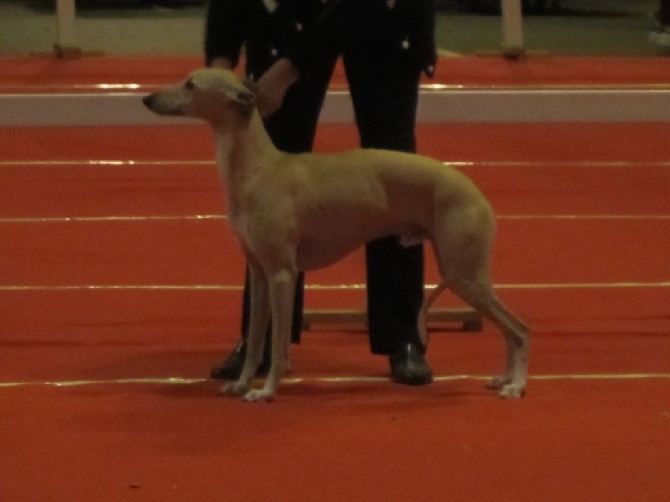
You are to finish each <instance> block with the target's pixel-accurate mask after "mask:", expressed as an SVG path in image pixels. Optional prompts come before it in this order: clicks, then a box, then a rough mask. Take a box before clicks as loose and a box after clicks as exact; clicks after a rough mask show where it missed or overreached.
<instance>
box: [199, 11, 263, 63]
mask: <svg viewBox="0 0 670 502" xmlns="http://www.w3.org/2000/svg"><path fill="white" fill-rule="evenodd" d="M251 4H252V2H250V1H249V0H210V1H209V3H208V6H207V17H206V20H205V64H206V65H207V66H210V64H211V62H212V60H213V59H215V58H217V57H225V58H227V59H229V60H230V61H231V62H232V64H233V66H237V63H238V62H239V59H240V52H241V50H242V45H243V44H244V42H245V38H246V36H247V31H248V26H247V25H248V22H249V21H250V20H251V16H252V12H251Z"/></svg>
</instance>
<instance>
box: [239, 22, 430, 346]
mask: <svg viewBox="0 0 670 502" xmlns="http://www.w3.org/2000/svg"><path fill="white" fill-rule="evenodd" d="M382 35H383V33H382V34H381V35H380V36H374V35H373V36H369V37H366V39H365V43H362V44H359V45H357V46H356V47H354V48H352V49H350V50H348V51H347V52H346V53H345V54H344V65H345V70H346V74H347V80H348V82H349V87H350V91H351V96H352V101H353V104H354V110H355V113H356V124H357V126H358V130H359V134H360V139H361V146H362V147H363V148H384V149H390V150H400V151H407V152H414V151H415V150H416V139H415V132H414V128H415V122H416V108H417V100H418V90H419V89H418V84H419V77H420V73H421V69H420V67H419V66H418V64H417V62H416V58H415V57H413V56H412V54H411V52H410V51H407V50H406V49H405V48H403V47H402V45H401V44H400V43H397V44H391V43H389V41H388V38H385V37H384V36H382ZM331 73H332V65H325V66H324V67H322V68H319V69H318V71H315V72H309V73H307V74H305V75H303V76H302V78H301V80H300V81H299V82H298V83H297V84H296V85H295V86H293V87H292V88H291V89H290V90H289V92H288V93H287V95H286V98H285V100H284V103H283V105H282V108H281V110H280V111H279V112H278V113H277V114H276V115H274V116H273V117H271V118H270V119H269V120H268V121H267V122H266V126H267V129H268V132H269V134H270V137H271V138H272V139H273V141H274V142H275V145H276V146H277V148H279V149H280V150H284V151H288V152H295V153H297V152H303V151H308V150H311V148H312V142H313V138H314V132H315V129H316V123H317V119H318V114H319V111H320V109H321V105H322V103H323V98H324V95H325V92H326V89H327V82H328V80H329V78H330V74H331ZM366 265H367V303H368V305H367V308H368V316H369V323H370V324H369V330H370V347H371V351H372V352H373V353H375V354H390V353H392V352H393V351H395V350H396V349H397V347H399V346H400V345H402V344H405V343H415V344H419V337H418V330H417V318H418V312H419V309H420V306H421V303H422V301H423V246H413V247H409V248H405V247H402V246H401V245H400V244H399V241H398V237H397V236H390V237H385V238H382V239H379V240H376V241H373V242H370V243H368V244H367V246H366ZM247 286H248V285H247ZM297 286H298V287H297V288H296V298H295V303H294V310H293V325H292V333H291V340H292V341H293V342H298V341H299V340H300V330H301V326H302V309H303V288H304V275H303V274H301V275H300V277H299V280H298V285H297ZM248 305H249V298H248V287H246V286H245V295H244V309H243V317H242V333H243V336H246V334H247V326H248V318H249V311H248V310H249V307H248Z"/></svg>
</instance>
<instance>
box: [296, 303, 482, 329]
mask: <svg viewBox="0 0 670 502" xmlns="http://www.w3.org/2000/svg"><path fill="white" fill-rule="evenodd" d="M427 322H428V326H429V327H430V325H431V324H437V323H440V324H448V323H456V324H460V325H461V330H462V331H470V332H474V331H481V330H482V327H483V326H482V325H483V322H482V317H481V316H480V315H479V314H478V313H477V312H475V311H474V310H472V309H465V308H464V309H435V310H431V311H430V312H429V313H428V319H427ZM324 324H351V325H356V326H362V327H366V328H367V325H368V313H367V311H365V310H357V309H328V310H305V312H304V314H303V321H302V327H303V329H304V330H307V331H309V330H311V329H312V327H313V326H315V325H321V326H322V325H324Z"/></svg>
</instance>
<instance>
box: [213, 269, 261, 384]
mask: <svg viewBox="0 0 670 502" xmlns="http://www.w3.org/2000/svg"><path fill="white" fill-rule="evenodd" d="M249 287H250V292H251V295H250V304H249V307H250V312H251V317H250V319H249V332H248V333H247V356H246V359H245V360H244V366H243V367H242V373H241V374H240V377H239V379H238V380H237V381H236V382H230V383H228V384H226V385H224V386H223V388H222V392H223V393H224V394H232V395H237V396H242V395H245V394H246V393H247V392H248V390H249V386H250V384H251V381H252V380H253V378H254V375H255V374H256V370H257V369H258V366H259V365H260V363H261V360H262V358H263V345H264V344H265V333H267V330H268V323H269V322H270V300H269V297H268V283H267V278H266V277H265V272H263V270H262V269H261V268H260V267H259V266H258V265H254V264H252V262H251V261H250V262H249Z"/></svg>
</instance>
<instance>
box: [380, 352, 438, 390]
mask: <svg viewBox="0 0 670 502" xmlns="http://www.w3.org/2000/svg"><path fill="white" fill-rule="evenodd" d="M389 362H390V363H391V380H393V381H394V382H396V383H402V384H405V385H426V384H429V383H430V382H432V381H433V371H432V370H431V369H430V366H428V363H427V362H426V359H425V358H424V357H423V350H422V349H421V348H419V347H417V346H416V345H414V344H411V343H408V344H406V345H403V346H402V347H400V348H399V349H398V350H397V351H396V352H395V353H393V354H391V356H389Z"/></svg>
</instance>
